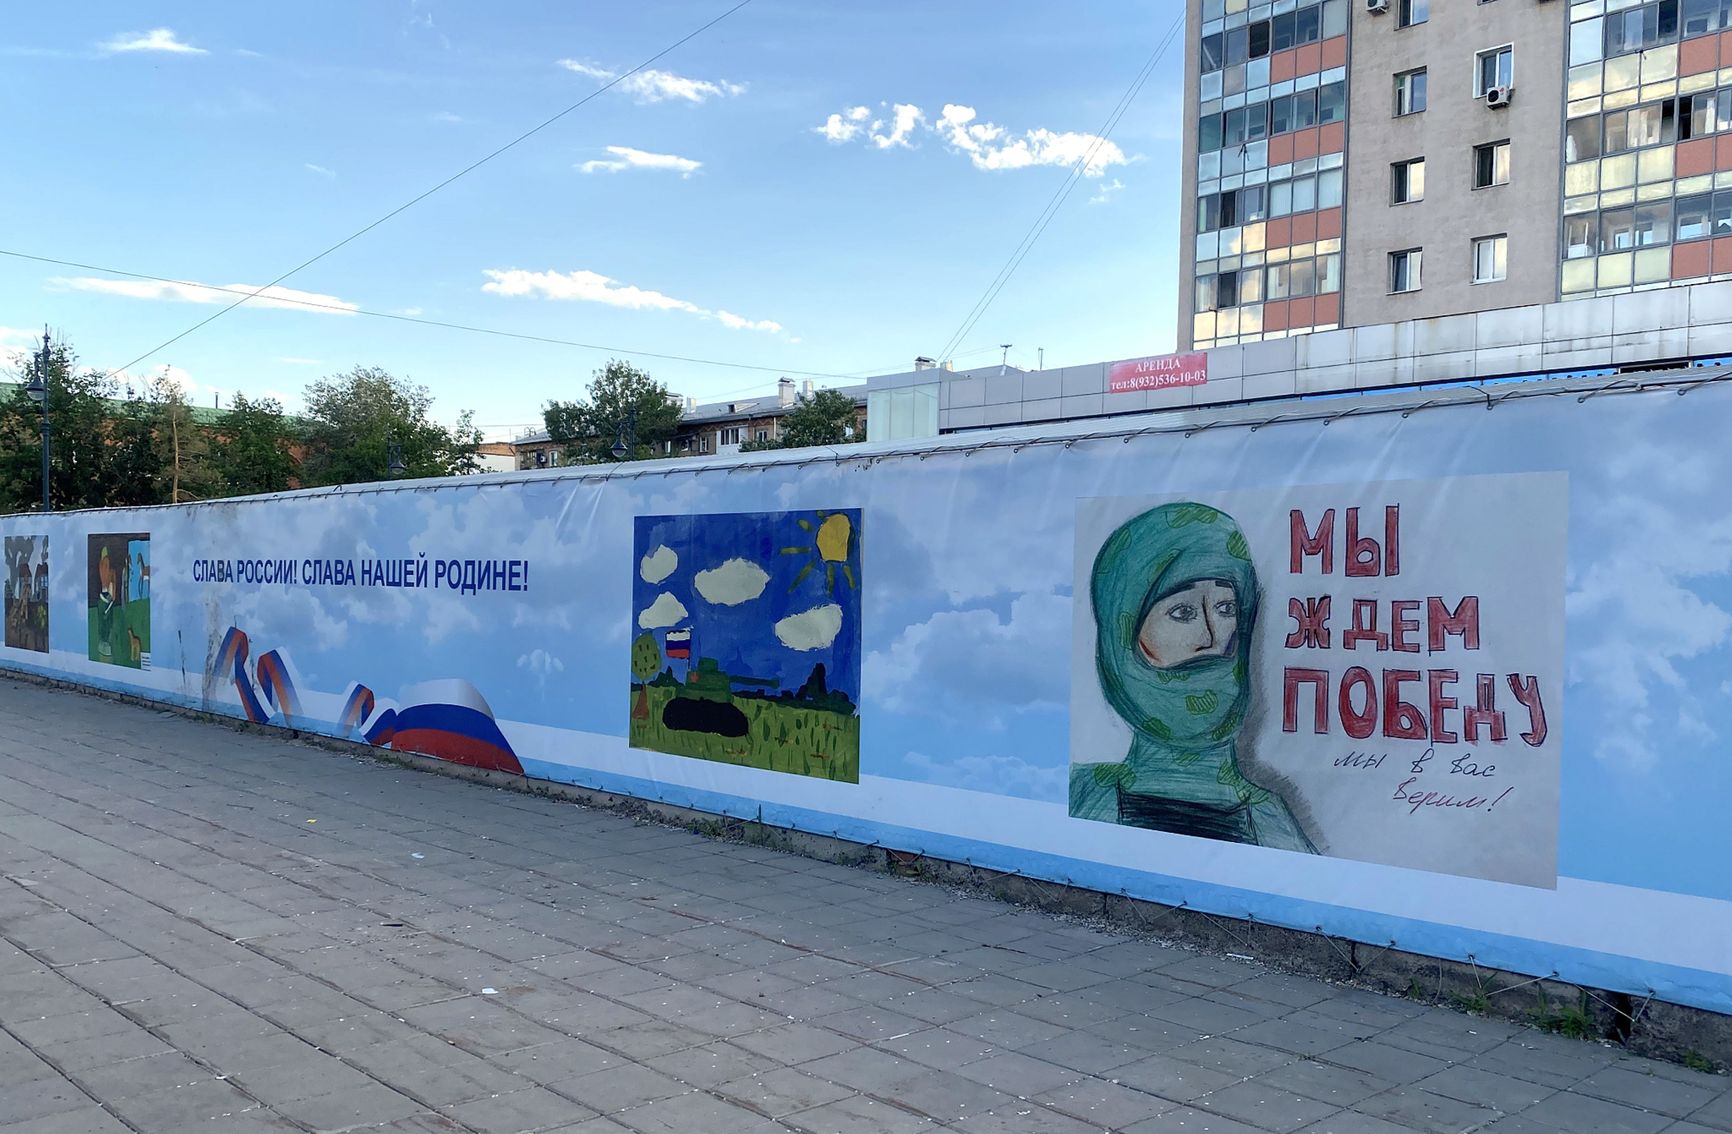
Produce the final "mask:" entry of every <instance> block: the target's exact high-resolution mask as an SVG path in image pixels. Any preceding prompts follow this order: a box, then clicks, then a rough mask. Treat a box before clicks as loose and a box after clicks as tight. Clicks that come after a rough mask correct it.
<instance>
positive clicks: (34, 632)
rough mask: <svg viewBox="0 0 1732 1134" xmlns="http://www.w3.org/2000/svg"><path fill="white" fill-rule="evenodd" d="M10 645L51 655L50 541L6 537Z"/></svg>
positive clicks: (17, 648)
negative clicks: (49, 638)
mask: <svg viewBox="0 0 1732 1134" xmlns="http://www.w3.org/2000/svg"><path fill="white" fill-rule="evenodd" d="M5 619H6V637H5V642H6V645H8V646H10V647H11V648H12V649H15V650H34V651H36V652H37V653H39V654H45V653H47V652H48V537H47V536H45V535H42V536H7V537H6V610H5Z"/></svg>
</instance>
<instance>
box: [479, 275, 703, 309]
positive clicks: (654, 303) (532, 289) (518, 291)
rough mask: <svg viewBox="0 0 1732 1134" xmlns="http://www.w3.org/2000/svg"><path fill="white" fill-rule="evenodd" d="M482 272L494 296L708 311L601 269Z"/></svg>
mask: <svg viewBox="0 0 1732 1134" xmlns="http://www.w3.org/2000/svg"><path fill="white" fill-rule="evenodd" d="M482 274H483V275H485V276H487V278H488V279H489V280H490V281H492V282H490V283H484V284H482V285H481V290H482V291H485V292H491V293H492V294H494V295H506V296H512V297H521V296H534V297H536V298H539V299H560V300H570V301H573V302H578V303H604V304H606V305H607V306H609V307H626V308H630V309H631V310H633V311H642V310H644V309H646V308H648V309H651V310H655V311H687V312H690V313H692V314H694V315H703V314H706V312H705V311H704V309H703V308H701V307H699V306H698V305H697V304H695V303H688V302H686V301H685V300H683V299H675V298H674V297H673V296H671V295H663V294H662V293H661V292H659V291H649V290H647V289H645V288H641V287H634V286H632V285H631V284H622V283H620V282H619V281H618V280H614V279H609V278H608V277H607V276H604V275H602V274H601V273H600V272H591V271H583V270H580V271H576V272H531V271H526V270H524V269H522V268H509V269H499V268H488V269H486V270H485V271H484V272H483V273H482Z"/></svg>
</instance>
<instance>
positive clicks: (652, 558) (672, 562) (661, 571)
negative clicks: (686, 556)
mask: <svg viewBox="0 0 1732 1134" xmlns="http://www.w3.org/2000/svg"><path fill="white" fill-rule="evenodd" d="M679 565H680V557H679V554H678V553H677V552H675V551H674V549H673V548H671V547H667V546H664V545H658V546H657V547H656V549H655V550H654V551H652V552H650V553H649V554H648V555H646V556H644V557H643V560H642V561H641V562H640V563H639V564H638V574H639V575H641V576H642V577H643V581H644V582H646V583H659V582H661V581H662V580H663V579H665V578H667V577H668V576H669V575H672V574H673V573H674V571H676V570H677V569H678V568H679Z"/></svg>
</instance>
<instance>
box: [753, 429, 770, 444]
mask: <svg viewBox="0 0 1732 1134" xmlns="http://www.w3.org/2000/svg"><path fill="white" fill-rule="evenodd" d="M769 439H770V431H769V430H768V429H760V430H758V431H757V432H756V433H754V434H752V440H754V441H768V440H769Z"/></svg>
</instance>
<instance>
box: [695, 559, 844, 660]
mask: <svg viewBox="0 0 1732 1134" xmlns="http://www.w3.org/2000/svg"><path fill="white" fill-rule="evenodd" d="M769 581H770V576H769V574H768V573H767V572H766V571H765V570H764V569H763V568H762V567H760V566H758V565H757V564H756V563H753V562H752V561H751V560H750V559H730V560H728V561H727V562H726V563H723V564H722V565H721V566H719V567H712V568H710V569H709V570H708V571H699V572H698V573H697V575H696V576H695V577H694V578H693V580H692V582H693V585H695V586H696V587H697V589H698V594H700V595H703V596H704V598H705V599H706V600H707V601H709V602H713V603H715V604H716V605H717V606H739V605H740V604H741V603H744V602H751V601H752V600H753V599H755V598H757V597H758V596H759V595H761V594H763V593H764V585H765V584H766V583H768V582H769ZM840 609H841V608H839V607H838V608H837V610H838V613H840ZM777 633H778V634H780V633H781V630H780V628H778V629H777ZM831 637H835V635H834V634H832V635H831ZM826 644H828V643H826Z"/></svg>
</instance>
